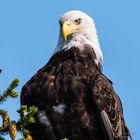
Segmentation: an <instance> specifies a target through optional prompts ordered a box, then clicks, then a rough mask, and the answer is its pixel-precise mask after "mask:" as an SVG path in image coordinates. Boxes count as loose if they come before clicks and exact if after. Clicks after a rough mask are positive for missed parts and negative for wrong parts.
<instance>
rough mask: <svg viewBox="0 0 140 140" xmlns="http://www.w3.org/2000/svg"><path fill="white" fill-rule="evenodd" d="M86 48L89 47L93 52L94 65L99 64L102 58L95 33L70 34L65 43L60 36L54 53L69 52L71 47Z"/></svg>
mask: <svg viewBox="0 0 140 140" xmlns="http://www.w3.org/2000/svg"><path fill="white" fill-rule="evenodd" d="M86 46H88V47H91V48H92V49H93V50H94V52H95V55H96V59H95V62H96V64H99V63H101V62H102V58H103V57H102V51H101V48H100V45H99V41H98V37H97V34H96V32H91V31H89V32H88V33H81V34H76V33H75V34H72V36H71V37H70V38H69V40H68V41H67V42H66V41H64V39H63V38H62V36H61V34H60V35H59V40H58V44H57V47H56V49H55V53H56V52H60V51H61V50H69V49H71V48H72V47H77V48H79V49H80V50H84V49H87V48H86Z"/></svg>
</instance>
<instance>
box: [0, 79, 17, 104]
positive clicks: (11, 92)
mask: <svg viewBox="0 0 140 140" xmlns="http://www.w3.org/2000/svg"><path fill="white" fill-rule="evenodd" d="M18 84H19V80H18V79H15V80H13V81H12V83H11V84H10V85H9V87H8V88H7V89H6V91H4V92H3V94H2V95H0V103H3V102H4V101H5V100H6V99H7V98H8V97H11V98H16V97H17V96H18V94H17V92H15V91H14V89H15V88H16V87H17V86H18Z"/></svg>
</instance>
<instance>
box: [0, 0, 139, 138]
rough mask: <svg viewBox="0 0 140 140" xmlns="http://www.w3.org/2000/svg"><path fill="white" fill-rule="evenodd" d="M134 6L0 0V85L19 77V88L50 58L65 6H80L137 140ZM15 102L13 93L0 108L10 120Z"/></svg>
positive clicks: (134, 2)
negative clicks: (92, 23) (94, 30)
mask: <svg viewBox="0 0 140 140" xmlns="http://www.w3.org/2000/svg"><path fill="white" fill-rule="evenodd" d="M139 5H140V1H139V0H117V1H113V0H104V1H103V0H88V1H83V0H78V1H75V0H71V1H66V0H60V1H56V0H51V1H47V0H41V1H39V0H38V1H37V0H1V1H0V68H2V69H3V73H2V74H1V75H0V90H1V91H2V90H4V89H6V87H7V86H8V85H9V83H10V82H11V81H12V80H13V79H14V78H18V79H20V85H19V87H18V88H17V91H18V92H19V93H20V91H21V87H22V86H23V85H24V84H25V83H26V82H27V81H28V80H29V79H30V77H31V76H32V75H34V74H35V73H36V71H37V70H38V69H40V68H41V67H42V66H43V65H45V64H46V63H47V62H48V60H49V58H50V57H51V55H52V52H53V50H54V48H55V46H56V44H57V39H58V32H59V24H58V18H59V16H60V15H62V14H63V13H64V12H67V11H70V10H81V11H83V12H86V13H87V14H89V15H90V16H92V17H93V18H94V20H95V23H96V27H97V31H98V35H99V39H100V44H101V48H102V51H103V54H104V62H103V72H104V73H105V74H106V75H107V76H108V77H109V78H110V79H111V80H112V81H113V83H114V88H115V90H116V92H117V94H118V95H119V96H120V98H121V100H122V102H123V107H124V113H125V119H126V122H127V125H128V127H129V129H130V131H131V133H132V137H133V139H134V140H139V137H140V125H139V122H140V121H139V118H140V111H139V110H140V109H139V107H140V101H139V98H140V94H139V87H140V82H139V78H140V75H139V72H140V64H139V62H138V61H139V60H140V55H139V53H140V38H139V33H140V27H139V26H140V16H139V13H140V8H139ZM19 105H20V101H19V98H18V99H15V100H13V99H12V100H11V99H9V100H8V101H7V102H6V103H5V104H4V105H1V107H4V108H5V109H6V110H7V111H8V112H9V114H10V116H11V118H12V119H14V118H16V119H18V118H19V116H18V115H17V113H16V110H17V109H18V108H19ZM6 139H7V140H10V139H9V137H7V138H6ZM17 139H19V135H18V137H17Z"/></svg>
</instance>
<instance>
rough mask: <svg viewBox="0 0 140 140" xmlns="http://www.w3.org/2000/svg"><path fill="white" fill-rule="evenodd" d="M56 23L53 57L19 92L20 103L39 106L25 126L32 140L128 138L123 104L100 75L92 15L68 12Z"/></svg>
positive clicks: (106, 79) (100, 60)
mask: <svg viewBox="0 0 140 140" xmlns="http://www.w3.org/2000/svg"><path fill="white" fill-rule="evenodd" d="M59 23H60V34H59V39H58V44H57V47H56V49H55V51H54V54H53V56H52V57H51V58H50V60H49V62H48V63H47V64H46V65H45V66H44V67H43V68H41V69H40V70H39V71H38V72H37V73H36V74H35V75H34V76H33V77H32V78H31V79H30V80H29V81H28V82H27V83H26V84H25V85H24V87H23V88H22V92H21V105H27V106H28V107H30V106H32V105H34V106H37V107H38V109H39V110H38V112H37V113H36V116H35V117H36V120H37V121H36V123H35V124H31V125H29V126H26V127H27V128H28V129H29V130H30V131H31V135H32V137H33V140H61V139H64V138H68V140H127V139H128V138H129V136H130V133H129V130H128V128H127V126H126V123H125V120H124V115H123V108H122V103H121V101H120V98H119V97H118V95H117V94H116V93H115V91H114V89H113V85H112V82H111V81H110V80H109V79H108V78H107V77H106V76H105V75H104V74H103V73H102V59H103V57H102V51H101V49H100V45H99V41H98V37H97V33H96V29H95V24H94V21H93V19H92V18H91V17H89V16H88V15H87V14H85V13H83V12H81V11H70V12H67V13H65V14H64V15H63V16H61V17H60V19H59Z"/></svg>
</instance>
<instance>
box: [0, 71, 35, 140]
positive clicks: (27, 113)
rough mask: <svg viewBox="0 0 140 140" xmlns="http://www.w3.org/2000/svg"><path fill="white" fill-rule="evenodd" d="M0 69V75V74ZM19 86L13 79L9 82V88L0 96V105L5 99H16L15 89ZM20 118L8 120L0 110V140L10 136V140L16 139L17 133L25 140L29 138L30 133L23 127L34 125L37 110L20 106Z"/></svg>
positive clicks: (16, 80) (6, 115) (7, 116)
mask: <svg viewBox="0 0 140 140" xmlns="http://www.w3.org/2000/svg"><path fill="white" fill-rule="evenodd" d="M1 71H2V70H1V69H0V73H1ZM18 85H19V80H18V79H15V80H13V81H12V82H11V84H10V85H9V87H8V88H7V89H6V90H5V91H4V92H3V93H2V94H0V104H2V103H4V102H5V101H6V100H7V98H8V97H9V98H17V97H18V93H17V92H16V91H15V88H16V87H17V86H18ZM17 112H18V113H19V115H20V116H21V119H19V120H18V121H15V120H10V117H9V115H8V113H7V111H5V110H3V109H0V117H1V118H2V126H0V140H5V138H4V135H6V134H8V133H9V135H10V137H11V139H12V140H15V139H16V133H17V131H20V132H21V133H22V134H23V136H24V138H22V139H23V140H26V137H28V138H29V137H30V138H31V136H30V131H29V130H26V129H25V126H26V125H28V124H30V123H35V122H36V120H35V118H34V115H35V113H36V112H37V108H36V107H35V106H31V107H27V106H21V108H20V109H19V110H18V111H17Z"/></svg>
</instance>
